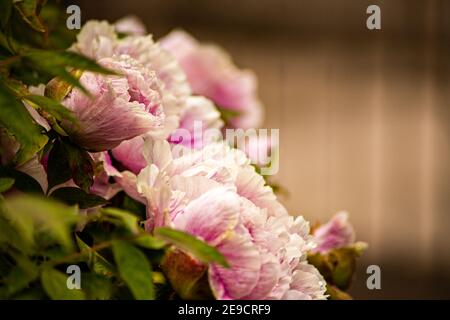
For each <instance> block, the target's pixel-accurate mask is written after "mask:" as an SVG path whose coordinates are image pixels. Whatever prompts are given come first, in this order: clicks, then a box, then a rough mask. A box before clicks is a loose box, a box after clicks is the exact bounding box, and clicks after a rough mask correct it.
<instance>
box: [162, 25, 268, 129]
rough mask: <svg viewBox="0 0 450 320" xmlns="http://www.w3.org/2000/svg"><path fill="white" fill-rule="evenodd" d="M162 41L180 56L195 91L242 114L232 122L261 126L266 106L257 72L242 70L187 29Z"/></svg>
mask: <svg viewBox="0 0 450 320" xmlns="http://www.w3.org/2000/svg"><path fill="white" fill-rule="evenodd" d="M159 43H160V44H161V46H162V47H163V48H164V49H166V50H168V51H169V52H170V53H172V54H173V55H174V56H175V57H176V58H177V60H178V62H179V63H180V65H181V67H182V68H183V70H184V72H185V73H186V75H187V77H188V80H189V83H190V85H191V88H192V90H193V91H194V93H195V94H199V95H202V96H205V97H207V98H209V99H211V100H212V101H214V103H215V104H216V105H217V106H219V107H220V108H223V109H226V110H230V111H233V112H236V113H237V114H238V115H237V116H234V117H232V119H231V120H230V123H229V125H231V126H232V127H236V128H244V129H246V128H256V127H259V126H260V125H261V122H262V118H263V108H262V105H261V102H260V101H259V98H258V96H257V80H256V77H255V75H254V74H253V72H251V71H249V70H241V69H238V68H237V67H236V66H235V65H234V64H233V62H232V60H231V58H230V57H229V55H228V54H227V53H226V52H224V51H223V50H222V49H221V48H219V47H217V46H214V45H204V44H200V43H199V42H198V41H197V40H196V39H194V38H193V37H192V36H191V35H189V34H187V33H186V32H184V31H179V30H178V31H173V32H171V33H170V34H169V35H167V36H165V37H164V38H162V39H160V40H159Z"/></svg>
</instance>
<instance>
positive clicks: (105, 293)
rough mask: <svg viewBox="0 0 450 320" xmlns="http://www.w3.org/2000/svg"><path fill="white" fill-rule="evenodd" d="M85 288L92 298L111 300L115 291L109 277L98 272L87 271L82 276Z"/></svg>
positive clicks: (89, 297) (88, 295)
mask: <svg viewBox="0 0 450 320" xmlns="http://www.w3.org/2000/svg"><path fill="white" fill-rule="evenodd" d="M81 283H82V286H83V290H84V291H85V292H86V295H87V298H88V299H90V300H109V299H111V296H112V293H113V285H112V283H111V280H110V279H109V278H106V277H103V276H101V275H98V274H92V273H86V274H83V275H82V277H81Z"/></svg>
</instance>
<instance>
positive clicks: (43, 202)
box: [1, 194, 80, 252]
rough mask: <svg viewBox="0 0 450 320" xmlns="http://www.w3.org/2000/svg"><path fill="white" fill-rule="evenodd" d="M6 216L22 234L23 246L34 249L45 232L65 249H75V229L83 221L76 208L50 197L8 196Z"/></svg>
mask: <svg viewBox="0 0 450 320" xmlns="http://www.w3.org/2000/svg"><path fill="white" fill-rule="evenodd" d="M1 216H3V217H4V218H5V219H6V220H7V221H9V223H10V224H11V226H12V227H13V228H14V229H15V231H16V233H17V234H18V236H19V237H20V238H19V239H20V240H21V243H17V244H16V243H12V244H11V245H14V246H16V245H20V244H22V248H24V249H25V250H28V251H30V250H31V249H33V247H34V241H35V238H36V237H37V236H38V235H45V236H46V237H47V238H48V240H52V241H53V242H54V243H57V244H59V245H61V246H62V248H65V249H66V250H67V252H69V251H71V250H72V249H73V243H72V234H71V232H72V228H73V227H74V225H75V224H76V223H77V222H78V221H79V220H80V216H79V215H78V213H77V211H76V209H75V208H73V207H72V208H71V207H67V206H65V205H62V204H60V203H57V202H54V201H51V200H49V199H46V198H39V197H35V196H29V195H24V194H21V195H17V196H14V197H10V198H8V199H5V201H4V210H2V211H1Z"/></svg>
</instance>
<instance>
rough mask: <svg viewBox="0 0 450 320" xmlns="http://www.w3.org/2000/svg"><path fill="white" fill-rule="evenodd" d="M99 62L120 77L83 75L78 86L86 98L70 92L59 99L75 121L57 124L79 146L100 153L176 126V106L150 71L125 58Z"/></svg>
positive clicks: (161, 135) (78, 93) (167, 130)
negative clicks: (128, 141) (89, 95)
mask: <svg viewBox="0 0 450 320" xmlns="http://www.w3.org/2000/svg"><path fill="white" fill-rule="evenodd" d="M99 63H100V64H101V65H103V66H104V67H107V68H109V69H112V70H115V71H117V72H118V73H120V74H121V75H120V76H115V75H114V76H105V75H99V74H94V73H90V72H84V73H83V74H82V76H81V78H80V82H81V84H82V85H83V86H84V87H85V88H87V89H88V91H89V92H90V93H91V95H92V98H91V97H87V96H86V95H85V94H84V93H83V92H81V91H80V90H79V89H77V88H74V89H73V90H72V91H71V92H70V93H69V95H68V96H67V97H66V98H65V99H64V100H63V101H62V103H63V104H64V105H65V106H66V107H67V108H68V109H70V110H71V111H73V113H74V115H75V117H76V118H77V120H78V123H77V125H72V124H69V123H65V124H63V126H64V128H65V129H66V130H67V131H68V132H69V133H70V134H71V138H73V139H74V140H75V141H76V142H77V143H78V144H79V145H81V146H82V147H84V148H86V149H88V150H91V151H103V150H108V149H111V148H114V147H116V146H117V145H119V144H120V143H121V142H122V141H124V140H128V139H132V138H134V137H136V136H138V135H141V134H144V133H148V134H150V135H152V136H154V137H164V136H166V135H167V134H168V133H169V132H171V131H173V130H174V129H175V128H176V125H175V124H174V122H177V121H176V120H175V119H174V118H176V110H175V109H176V107H175V106H174V105H173V104H172V101H171V100H170V97H167V96H165V95H164V94H163V89H162V87H161V83H160V81H159V80H158V79H157V77H156V75H155V73H154V72H151V71H150V70H148V69H147V68H144V67H143V66H142V65H141V64H139V63H138V62H137V61H136V60H134V59H131V58H130V57H128V56H126V55H122V56H115V57H113V58H104V59H101V60H99Z"/></svg>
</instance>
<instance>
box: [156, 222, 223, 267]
mask: <svg viewBox="0 0 450 320" xmlns="http://www.w3.org/2000/svg"><path fill="white" fill-rule="evenodd" d="M155 237H157V238H160V239H163V240H166V241H168V242H170V243H172V244H173V245H175V246H176V247H177V248H179V249H181V250H183V251H185V252H188V253H190V254H192V255H193V256H194V257H196V258H197V259H198V260H200V261H202V262H204V263H217V264H219V265H221V266H223V267H226V268H228V267H229V265H228V262H227V261H226V259H225V257H224V256H223V255H222V254H221V253H220V252H219V251H218V250H217V249H216V248H214V247H211V246H210V245H208V244H207V243H205V242H203V241H201V240H199V239H197V238H196V237H193V236H191V235H190V234H187V233H185V232H182V231H178V230H174V229H170V228H165V227H164V228H158V229H156V230H155Z"/></svg>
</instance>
